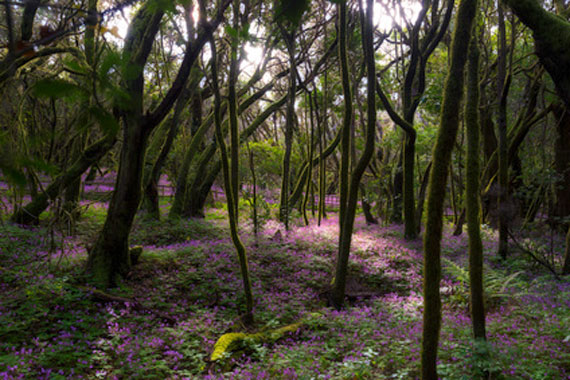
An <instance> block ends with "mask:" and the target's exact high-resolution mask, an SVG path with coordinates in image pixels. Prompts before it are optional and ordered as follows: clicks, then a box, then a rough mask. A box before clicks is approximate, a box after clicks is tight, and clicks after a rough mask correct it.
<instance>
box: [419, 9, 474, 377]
mask: <svg viewBox="0 0 570 380" xmlns="http://www.w3.org/2000/svg"><path fill="white" fill-rule="evenodd" d="M476 9H477V0H461V2H460V4H459V9H458V11H457V18H456V23H455V30H454V32H453V41H452V45H451V63H450V68H449V71H448V75H447V79H446V83H445V89H444V93H443V103H442V109H441V119H440V128H439V131H438V135H437V140H436V144H435V147H434V150H433V164H432V169H431V173H430V180H429V187H428V198H427V223H426V232H425V236H424V286H423V288H424V313H423V332H422V353H421V372H422V379H423V380H437V378H438V377H437V350H438V343H439V330H440V326H441V299H440V294H439V285H440V280H441V258H440V254H441V237H442V227H443V226H442V225H443V204H444V199H445V196H444V195H445V188H446V184H447V177H448V172H449V164H450V161H451V151H452V149H453V146H454V145H455V139H456V137H457V130H458V127H459V106H460V103H461V99H462V97H463V84H464V78H463V75H464V67H465V62H466V60H467V47H468V46H469V41H470V40H471V29H472V25H473V20H474V18H475V13H476Z"/></svg>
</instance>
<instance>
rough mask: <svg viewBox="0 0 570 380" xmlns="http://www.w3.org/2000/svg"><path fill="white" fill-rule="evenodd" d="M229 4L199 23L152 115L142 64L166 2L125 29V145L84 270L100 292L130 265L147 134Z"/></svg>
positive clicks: (152, 5) (145, 9) (147, 7)
mask: <svg viewBox="0 0 570 380" xmlns="http://www.w3.org/2000/svg"><path fill="white" fill-rule="evenodd" d="M229 4H230V0H225V1H223V2H222V3H221V4H220V6H219V9H218V10H217V12H216V15H215V17H214V18H213V20H212V21H210V22H207V21H205V17H206V15H205V14H203V15H202V17H201V20H204V21H202V24H201V26H200V28H199V32H198V34H197V36H196V38H195V40H194V41H191V42H190V41H189V43H188V44H187V47H186V52H185V54H184V58H183V60H182V63H181V65H180V68H179V71H178V73H177V75H176V78H175V79H174V81H173V82H172V85H171V87H170V88H169V90H168V92H167V93H166V95H165V96H164V97H163V99H162V101H161V102H160V103H159V104H158V106H157V107H156V108H155V109H154V110H153V111H152V112H146V113H145V111H144V107H143V92H144V70H143V69H144V66H145V64H146V62H147V59H148V56H149V54H150V50H151V47H152V44H153V42H154V39H155V36H156V34H157V32H158V29H159V26H160V22H161V20H162V17H163V15H164V13H165V9H164V8H163V7H162V6H163V5H164V4H163V3H160V2H157V1H155V0H149V1H147V2H145V3H144V4H143V5H142V7H141V8H140V10H139V11H138V12H137V14H136V16H135V17H134V19H133V21H132V22H131V24H130V26H129V31H128V34H127V38H126V40H125V46H124V49H123V56H124V57H125V58H126V63H125V65H124V68H123V73H122V74H123V80H124V89H125V91H126V93H127V94H128V96H129V98H130V104H129V107H127V108H123V109H118V110H117V113H118V114H119V115H120V119H121V122H122V124H123V145H122V149H121V156H120V162H119V171H118V173H117V179H116V183H115V191H114V192H113V196H112V198H111V202H110V204H109V209H108V212H107V218H106V219H105V223H104V225H103V228H102V230H101V231H100V233H99V235H98V237H97V239H96V241H95V244H94V246H93V247H92V248H91V250H90V251H89V257H88V260H87V268H86V269H87V272H88V273H89V274H91V276H92V280H93V282H94V283H95V284H96V285H97V286H98V287H101V288H107V287H109V286H112V285H115V284H116V281H117V277H118V276H124V275H126V274H127V273H128V271H129V270H130V267H131V259H130V256H129V249H128V237H129V233H130V229H131V226H132V223H133V219H134V216H135V214H136V212H137V210H138V207H139V202H140V199H141V181H142V170H143V165H144V154H145V150H146V146H147V142H148V138H149V136H150V133H151V132H152V131H153V130H154V128H155V127H156V126H157V125H158V124H159V123H160V122H162V120H163V119H164V118H165V117H166V115H167V114H168V113H169V112H170V110H171V108H172V106H173V105H174V103H175V101H176V99H177V98H178V96H179V95H180V92H181V91H182V88H183V87H184V84H185V83H186V80H187V78H188V76H189V74H190V70H191V68H192V65H193V63H194V61H195V60H196V58H197V56H198V54H199V52H200V51H201V49H202V47H203V46H204V44H205V42H206V40H207V37H208V35H209V34H210V33H212V31H213V30H215V29H216V28H217V26H218V25H219V23H220V22H221V20H222V16H223V12H224V10H225V9H226V8H227V7H228V6H229Z"/></svg>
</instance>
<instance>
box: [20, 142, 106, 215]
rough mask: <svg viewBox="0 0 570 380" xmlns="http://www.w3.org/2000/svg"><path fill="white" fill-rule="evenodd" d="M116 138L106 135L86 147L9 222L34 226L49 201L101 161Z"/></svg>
mask: <svg viewBox="0 0 570 380" xmlns="http://www.w3.org/2000/svg"><path fill="white" fill-rule="evenodd" d="M115 141H116V136H115V135H114V134H113V135H107V136H105V137H103V138H102V139H100V140H99V141H97V142H95V143H93V144H92V145H90V146H89V147H87V148H86V149H85V150H84V151H83V152H82V153H81V155H80V156H79V158H78V159H77V161H75V162H74V163H73V165H71V167H70V168H69V169H68V170H66V171H65V172H64V173H62V174H60V175H59V176H57V177H56V178H55V180H54V181H53V182H52V183H51V184H50V185H49V186H48V187H47V188H46V189H45V191H43V192H41V193H38V195H37V196H36V197H34V198H33V199H32V200H31V201H30V203H28V204H27V205H26V206H24V207H21V208H18V209H16V210H15V211H14V214H13V215H12V218H11V220H12V221H13V222H15V223H20V224H26V225H29V224H34V223H37V222H38V221H39V217H40V214H41V213H42V212H44V211H45V209H46V208H47V207H48V206H49V202H50V200H54V199H55V198H57V197H58V196H59V194H60V193H61V191H62V190H63V189H65V188H67V187H68V186H69V185H70V184H72V183H73V182H74V181H76V180H77V179H78V178H80V177H81V175H82V174H83V173H84V172H85V171H86V170H87V169H89V167H90V166H91V165H93V164H95V163H96V162H97V161H99V160H100V159H101V157H103V156H104V155H105V154H106V153H107V152H108V151H109V150H110V149H111V148H112V147H113V145H114V144H115Z"/></svg>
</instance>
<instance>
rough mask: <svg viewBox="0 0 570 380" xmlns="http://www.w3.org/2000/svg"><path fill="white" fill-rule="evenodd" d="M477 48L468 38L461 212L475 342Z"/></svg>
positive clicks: (480, 335)
mask: <svg viewBox="0 0 570 380" xmlns="http://www.w3.org/2000/svg"><path fill="white" fill-rule="evenodd" d="M478 114H479V46H478V41H477V36H476V35H474V36H473V37H472V38H471V44H470V46H469V63H468V68H467V101H466V104H465V128H466V132H467V159H466V160H467V162H466V175H465V208H466V214H467V232H468V236H469V284H470V289H471V320H472V324H473V336H474V337H475V339H483V340H485V339H486V338H485V307H484V303H483V245H482V243H481V230H480V228H481V227H480V226H481V206H480V203H479V193H480V185H479V176H480V175H481V172H480V168H479V157H480V144H479V115H478Z"/></svg>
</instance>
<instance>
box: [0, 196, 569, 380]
mask: <svg viewBox="0 0 570 380" xmlns="http://www.w3.org/2000/svg"><path fill="white" fill-rule="evenodd" d="M165 207H166V206H165ZM242 214H247V211H246V210H244V212H243V213H242ZM104 215H105V205H104V204H102V203H97V202H93V203H91V204H90V206H89V207H88V208H87V211H86V212H85V214H84V216H83V218H82V219H81V221H80V222H78V224H77V226H76V231H75V233H74V235H73V236H65V235H64V234H60V233H58V232H57V231H55V232H54V231H53V228H50V226H49V225H44V226H43V227H39V228H34V229H24V228H20V227H18V226H14V225H11V224H9V223H8V222H6V221H4V222H2V223H1V224H0V251H1V255H0V300H1V301H0V378H3V379H20V378H23V379H63V378H72V379H81V378H83V379H137V378H138V379H143V378H144V379H185V378H188V379H414V378H417V377H418V374H419V356H420V340H421V328H422V277H421V273H422V249H421V240H417V241H413V242H408V241H405V240H404V239H403V228H402V226H398V225H388V226H382V225H371V226H367V225H366V224H365V223H364V220H363V219H361V218H357V221H356V224H355V232H354V235H353V243H352V253H351V262H350V279H349V283H348V290H347V292H348V298H347V307H346V309H344V310H342V311H336V310H334V309H332V308H330V307H328V306H327V301H326V297H325V296H324V294H325V291H326V290H327V289H328V287H329V284H330V282H331V273H332V272H333V268H334V261H335V255H336V245H337V237H338V217H337V216H336V215H335V214H332V213H331V214H329V215H328V216H329V217H328V219H326V220H324V221H323V223H322V224H321V226H317V222H316V220H315V219H311V224H310V225H309V226H307V227H305V226H302V225H301V220H302V219H298V220H296V224H297V225H296V226H294V227H292V228H291V229H290V231H289V232H286V231H285V230H284V229H283V228H282V226H281V225H279V224H278V223H276V222H273V221H271V220H265V221H264V222H263V228H262V231H260V232H259V234H258V236H257V237H255V236H254V234H253V233H252V231H251V226H249V225H248V223H249V221H248V220H246V219H243V220H242V222H241V229H242V233H241V236H242V239H243V241H244V242H245V244H246V246H247V250H248V256H249V268H250V272H251V277H252V284H253V295H254V299H255V300H254V301H255V309H254V314H255V326H254V328H253V329H252V330H250V331H266V332H267V331H269V332H270V331H272V330H273V329H276V328H279V327H283V326H288V325H290V324H293V323H297V322H299V321H302V324H301V325H300V327H299V328H298V329H292V330H294V331H292V332H290V333H288V334H286V335H285V336H283V337H282V338H281V339H279V340H276V341H272V342H266V343H262V342H260V341H259V340H255V339H245V340H244V341H243V342H242V344H241V346H240V347H239V350H237V351H235V352H233V353H232V354H228V355H226V356H225V357H224V358H223V359H221V360H218V361H216V362H214V363H213V362H210V361H209V358H210V355H211V354H212V351H213V347H214V344H215V343H216V341H217V340H218V338H219V337H220V336H222V335H223V334H224V333H228V332H233V331H245V330H244V327H243V326H242V325H241V323H240V318H239V315H240V314H241V313H243V311H244V310H243V303H244V302H243V292H242V282H241V277H240V273H239V265H238V263H237V256H236V254H235V250H234V248H233V246H232V243H231V240H230V238H229V233H228V230H227V223H226V217H227V214H226V212H224V210H223V209H221V208H219V209H216V208H212V209H209V210H208V213H207V215H206V218H205V219H201V220H195V219H193V220H180V221H175V222H173V221H168V220H164V221H162V222H151V221H145V220H144V219H142V218H139V219H137V222H136V226H135V228H134V230H133V232H132V236H131V241H132V244H133V245H142V246H143V254H142V256H141V259H140V262H139V263H138V264H137V265H136V266H135V267H134V268H133V271H132V272H131V273H130V275H129V277H128V278H127V279H126V280H125V281H124V282H122V283H121V284H120V286H119V287H118V288H116V289H112V290H110V291H109V293H105V295H106V296H110V297H108V298H105V297H104V296H103V295H102V294H99V293H97V292H93V291H91V290H90V289H89V288H87V287H84V286H82V285H81V282H80V281H78V278H80V277H81V272H82V268H83V264H84V261H85V257H86V253H85V252H86V247H87V246H88V245H89V244H90V242H92V241H93V238H94V236H95V234H96V233H97V230H98V228H99V226H100V225H101V223H102V221H103V220H104ZM51 227H53V226H51ZM449 230H450V228H448V229H447V230H446V234H445V236H444V241H443V247H442V258H443V265H444V271H443V275H444V276H443V280H442V283H441V293H442V298H443V321H442V328H441V338H440V349H439V365H438V370H439V373H440V376H441V378H442V379H471V378H473V376H474V375H476V374H477V373H480V372H481V371H490V372H491V373H493V374H494V375H495V376H494V378H496V379H533V380H537V379H570V279H569V278H568V277H566V278H562V279H561V280H557V279H555V278H554V277H553V276H552V275H551V274H549V273H548V272H547V271H545V270H544V269H543V268H542V267H540V266H537V264H536V262H533V261H532V260H530V259H529V258H528V256H527V255H526V254H523V253H522V251H520V250H517V249H516V248H514V247H513V249H512V251H513V252H512V254H511V256H510V257H509V259H508V260H507V261H504V262H502V261H499V260H497V259H496V257H495V256H496V255H495V251H496V249H495V243H494V242H495V241H496V235H495V233H494V232H493V231H492V230H491V229H489V228H484V229H483V232H484V234H483V235H484V247H485V257H486V258H485V260H486V267H485V277H486V285H485V288H486V305H487V334H488V343H487V344H477V345H475V346H474V344H473V342H472V339H471V326H470V317H469V311H468V294H469V293H468V292H469V290H468V272H467V269H466V263H467V237H466V234H465V233H464V234H462V235H461V236H459V237H453V236H451V235H450V231H449ZM278 231H279V232H278ZM521 244H525V246H526V247H527V248H528V249H529V250H532V251H533V252H542V253H543V256H544V257H545V259H550V260H553V261H556V260H559V258H560V257H561V255H562V252H563V241H562V239H561V237H560V236H556V235H553V236H550V235H549V234H548V233H543V232H541V231H536V232H535V233H534V235H533V236H530V237H527V238H526V239H523V238H522V237H521ZM113 297H114V298H113Z"/></svg>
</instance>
